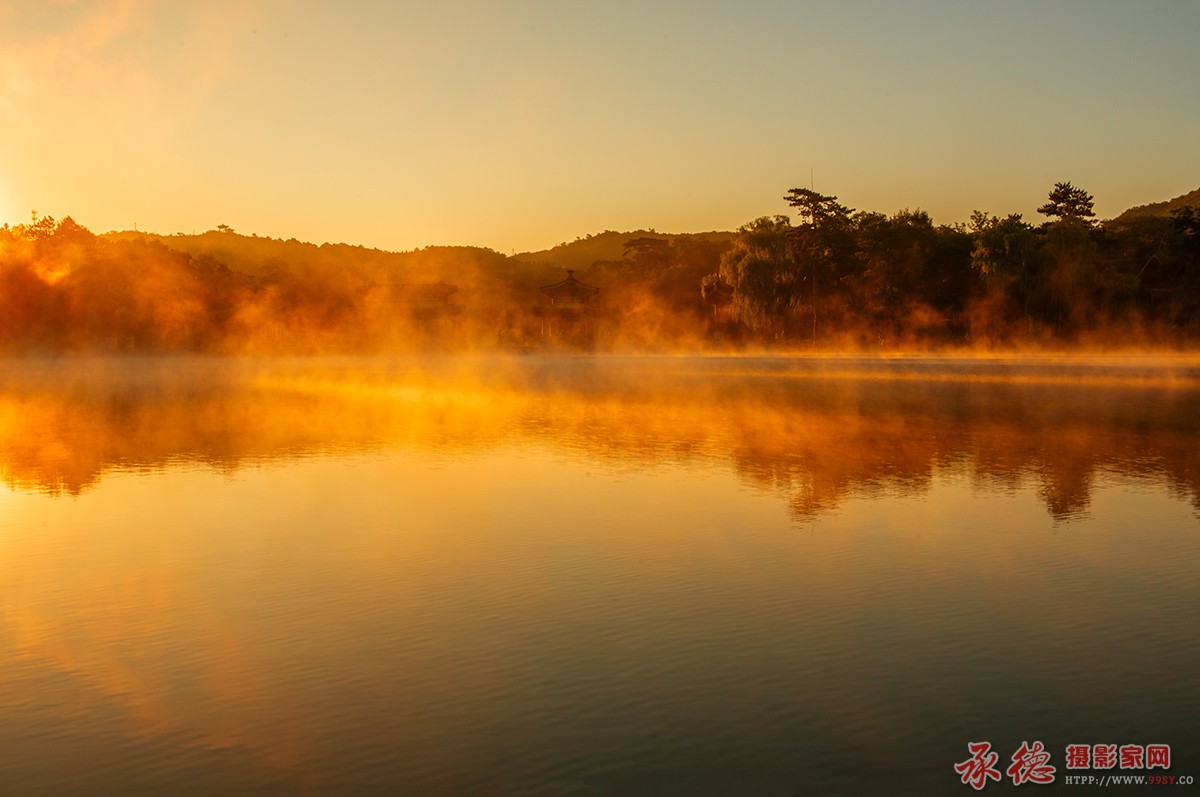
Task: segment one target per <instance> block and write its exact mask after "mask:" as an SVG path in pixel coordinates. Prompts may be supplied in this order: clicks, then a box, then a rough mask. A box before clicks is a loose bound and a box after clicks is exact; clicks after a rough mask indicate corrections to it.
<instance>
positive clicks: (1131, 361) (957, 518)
mask: <svg viewBox="0 0 1200 797" xmlns="http://www.w3.org/2000/svg"><path fill="white" fill-rule="evenodd" d="M0 477H2V478H0V663H2V666H0V673H2V675H0V790H2V791H3V792H4V793H5V794H15V795H27V794H28V795H33V794H46V795H84V794H124V795H132V794H147V795H151V794H153V795H157V794H173V795H191V794H196V795H201V794H203V795H209V794H222V795H224V794H334V793H338V794H446V793H449V794H473V795H477V794H534V795H542V794H544V795H560V794H569V795H576V794H578V795H592V794H673V793H680V794H807V793H813V794H856V793H891V794H931V793H949V794H954V793H957V794H967V793H972V792H973V790H972V789H971V788H970V787H969V786H967V785H964V784H963V783H962V782H961V779H960V776H959V774H958V773H957V772H956V771H955V769H954V767H955V765H956V764H959V763H960V762H963V761H965V760H966V759H968V758H969V757H970V753H969V751H968V747H967V745H968V743H971V742H978V741H988V742H989V743H990V745H991V748H992V749H993V750H994V751H995V752H996V753H998V754H999V762H998V764H997V766H998V768H999V770H1000V774H1001V775H1002V776H1003V779H1002V780H1001V781H1000V782H998V783H992V784H990V785H989V787H988V788H989V790H991V791H1006V790H1007V791H1011V789H1012V785H1013V784H1012V782H1011V780H1010V778H1009V777H1008V776H1007V775H1005V774H1004V770H1005V769H1006V767H1007V766H1008V765H1009V764H1010V762H1011V756H1012V755H1013V754H1014V753H1015V752H1016V751H1017V750H1018V748H1019V747H1020V746H1021V744H1022V742H1025V741H1028V742H1029V743H1030V744H1032V743H1033V742H1034V741H1035V740H1036V741H1041V742H1043V743H1044V744H1045V747H1046V750H1047V751H1048V752H1049V753H1050V755H1051V760H1050V762H1049V763H1050V764H1051V765H1052V766H1054V767H1056V769H1057V773H1056V776H1055V777H1056V780H1055V784H1056V785H1059V786H1062V785H1065V783H1064V777H1065V776H1067V775H1070V774H1072V770H1068V769H1067V768H1066V767H1065V763H1066V762H1065V748H1066V746H1067V745H1077V744H1081V745H1100V744H1109V743H1113V744H1119V745H1126V744H1133V745H1139V746H1147V745H1155V746H1157V745H1170V749H1171V760H1170V766H1169V768H1166V769H1161V768H1160V769H1153V770H1151V769H1145V768H1144V767H1143V768H1141V769H1138V770H1136V771H1134V770H1130V771H1131V772H1133V774H1146V775H1163V774H1168V775H1172V776H1191V777H1196V776H1200V730H1198V728H1200V676H1198V673H1200V634H1198V633H1197V627H1198V622H1197V617H1198V616H1200V612H1198V610H1200V578H1197V573H1198V571H1200V365H1198V364H1197V362H1196V361H1195V360H1189V359H1186V358H1172V357H1158V358H1153V359H1151V358H1134V357H1127V358H1118V357H1095V358H1052V357H1028V358H1002V357H994V358H911V357H910V358H886V357H809V358H802V357H794V358H766V357H762V358H756V357H711V358H703V357H649V356H646V357H635V356H629V357H615V356H614V357H588V356H569V355H561V356H555V355H529V356H524V357H519V356H514V357H502V356H485V355H480V356H475V357H458V358H455V357H449V356H446V357H433V356H430V357H424V358H407V359H405V358H395V359H386V358H375V359H356V358H343V359H338V358H327V359H295V360H288V359H276V360H249V359H247V360H220V359H215V358H213V359H209V358H136V357H130V358H123V359H101V358H74V359H58V360H54V359H48V360H38V359H17V360H9V361H6V362H4V364H3V368H2V370H0ZM1113 771H1118V770H1113ZM1080 772H1083V773H1085V774H1097V772H1098V771H1097V770H1095V769H1092V770H1080ZM1035 791H1036V789H1035Z"/></svg>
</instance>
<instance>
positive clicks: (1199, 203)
mask: <svg viewBox="0 0 1200 797" xmlns="http://www.w3.org/2000/svg"><path fill="white" fill-rule="evenodd" d="M1189 206H1190V207H1194V208H1200V188H1197V189H1196V190H1195V191H1191V192H1189V193H1186V194H1183V195H1182V196H1177V197H1175V198H1174V199H1169V200H1167V201H1166V202H1151V203H1150V204H1148V205H1138V206H1136V207H1132V208H1129V209H1128V210H1126V211H1125V212H1124V213H1122V214H1121V215H1119V216H1117V217H1116V218H1115V219H1113V221H1131V220H1133V219H1145V218H1154V217H1161V218H1165V217H1167V216H1170V215H1171V213H1172V212H1173V211H1175V210H1178V209H1179V208H1183V207H1189Z"/></svg>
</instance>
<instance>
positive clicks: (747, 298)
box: [0, 183, 1200, 352]
mask: <svg viewBox="0 0 1200 797" xmlns="http://www.w3.org/2000/svg"><path fill="white" fill-rule="evenodd" d="M784 200H785V201H786V202H787V204H788V205H789V206H790V207H791V208H792V209H794V210H795V212H796V218H795V219H794V220H793V218H792V217H789V216H785V215H776V216H771V217H764V218H760V219H756V220H754V221H752V222H750V223H748V224H746V225H744V226H743V227H741V228H740V229H739V230H738V231H737V232H736V233H701V234H694V235H664V234H660V233H656V232H654V231H639V232H637V233H632V234H620V233H614V232H611V231H610V232H605V233H602V234H600V235H598V236H595V237H593V236H588V238H586V239H577V240H576V241H575V242H573V243H564V244H562V245H560V246H558V247H556V248H554V249H551V250H548V251H546V252H538V253H526V254H523V255H519V256H514V257H506V256H504V255H501V254H499V253H497V252H494V251H492V250H489V249H478V248H471V247H430V248H426V249H422V250H416V251H413V252H401V253H395V252H382V251H379V250H373V249H365V248H363V247H356V246H347V245H341V244H339V245H328V244H326V245H322V246H315V245H312V244H305V243H301V242H299V241H295V240H289V241H281V240H276V239H271V238H260V237H257V236H244V235H238V234H237V233H235V232H233V231H232V230H230V229H229V228H227V227H222V228H219V229H217V230H212V231H209V232H207V233H204V234H202V235H194V236H183V235H177V236H155V235H148V234H145V233H109V234H106V235H94V234H93V233H91V232H90V231H88V230H87V229H85V228H83V227H82V226H80V225H78V224H76V223H75V222H74V221H72V220H71V219H70V218H65V219H63V220H61V221H56V220H55V219H53V218H51V217H48V216H47V217H38V216H37V215H36V214H35V215H34V216H33V218H32V220H31V221H30V222H29V223H28V224H20V225H16V226H11V227H10V226H8V225H5V226H4V227H3V228H0V351H9V352H12V351H73V350H95V349H101V350H132V351H150V350H170V351H212V352H322V351H378V350H394V349H405V348H423V349H424V348H430V347H434V348H437V347H441V348H461V347H478V346H483V347H510V348H511V347H519V348H528V347H531V346H539V345H545V343H546V341H545V340H544V339H542V337H541V335H540V334H539V317H540V316H541V314H542V313H543V312H544V308H545V306H546V304H547V297H546V296H544V295H543V294H542V293H541V291H540V286H543V285H546V284H549V283H553V282H556V281H558V280H560V279H562V277H563V276H564V274H563V270H562V269H563V268H564V267H572V268H575V269H576V270H577V271H578V272H579V274H578V276H579V278H580V279H582V280H584V281H585V282H587V283H589V284H591V285H594V286H596V287H598V288H600V294H599V298H598V299H597V300H596V302H595V306H594V307H593V308H592V309H591V312H593V313H594V316H595V318H596V320H597V326H598V329H599V335H598V340H597V343H598V344H599V345H602V346H607V347H611V348H620V347H638V348H676V347H679V346H692V347H694V346H702V345H717V344H719V345H722V346H725V345H760V344H761V345H770V346H789V347H811V346H817V347H823V348H833V347H842V346H856V347H863V348H881V347H896V346H920V347H958V346H970V347H977V346H984V347H992V346H1015V345H1025V344H1030V343H1032V344H1038V345H1060V344H1061V345H1067V344H1075V343H1083V344H1095V345H1122V344H1126V345H1159V346H1168V347H1171V346H1185V345H1191V344H1193V343H1195V342H1196V341H1197V340H1200V209H1198V208H1196V207H1195V206H1193V205H1190V204H1173V205H1171V206H1165V205H1164V208H1165V209H1164V212H1163V213H1153V212H1139V213H1133V214H1125V215H1123V216H1121V217H1118V218H1117V219H1115V220H1112V221H1109V222H1106V223H1103V224H1097V223H1095V222H1094V221H1093V219H1092V217H1093V210H1092V197H1091V195H1090V194H1088V193H1087V192H1085V191H1083V190H1082V189H1079V188H1076V187H1074V186H1072V185H1071V184H1070V183H1058V184H1056V185H1055V186H1054V189H1053V190H1052V191H1051V192H1050V196H1049V201H1048V202H1047V203H1046V204H1045V205H1044V206H1043V207H1042V208H1040V209H1039V211H1040V212H1041V213H1044V214H1046V215H1047V216H1049V217H1050V219H1051V220H1049V221H1046V222H1044V223H1042V224H1040V225H1038V226H1035V225H1033V224H1030V223H1029V222H1027V221H1025V220H1024V219H1023V218H1022V217H1021V216H1020V215H1018V214H1010V215H1007V216H1003V217H1001V216H996V215H991V214H988V213H985V212H980V211H977V212H975V213H974V214H973V215H972V217H971V220H970V222H969V223H968V224H965V225H951V226H946V225H941V226H938V225H935V224H934V223H933V220H932V219H931V218H930V217H929V215H928V214H927V213H925V212H924V211H921V210H902V211H899V212H897V213H895V214H892V215H890V216H888V215H884V214H880V213H872V212H865V211H857V212H856V211H854V210H852V209H850V208H848V207H846V206H844V205H842V204H840V203H839V202H838V201H837V198H836V197H833V196H825V195H822V194H819V193H817V192H815V191H811V190H808V189H792V190H791V191H789V192H788V194H787V196H786V197H784ZM1164 213H1169V215H1164ZM584 264H586V265H584Z"/></svg>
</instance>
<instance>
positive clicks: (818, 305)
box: [705, 182, 1200, 346]
mask: <svg viewBox="0 0 1200 797" xmlns="http://www.w3.org/2000/svg"><path fill="white" fill-rule="evenodd" d="M784 199H785V201H786V202H787V203H788V205H789V206H790V207H791V208H792V209H793V210H794V211H795V215H796V217H797V218H796V220H795V221H793V219H792V218H791V217H789V216H786V215H776V216H771V217H764V218H760V219H756V220H755V221H753V222H750V223H749V224H747V225H745V226H743V227H741V228H740V229H739V230H738V234H737V236H736V238H735V239H734V242H733V246H732V248H731V249H730V251H729V252H728V253H726V254H725V256H724V257H723V258H722V261H721V265H720V269H719V271H718V272H716V273H714V274H712V275H710V276H709V277H707V278H706V283H705V284H706V285H707V286H711V285H712V284H713V283H714V282H716V281H718V280H719V281H722V282H724V283H726V284H727V285H729V286H731V287H732V288H733V297H732V304H731V308H730V311H729V312H730V315H731V318H732V320H733V322H734V325H735V327H736V328H738V329H741V330H744V331H745V332H747V333H748V334H749V335H751V336H752V337H761V338H768V339H786V340H792V341H797V342H807V343H809V344H810V345H811V344H816V345H822V344H823V343H824V344H826V345H836V344H846V343H849V344H858V345H863V346H873V345H875V346H877V345H904V344H918V345H920V344H925V345H931V344H951V345H954V344H963V345H993V346H996V345H1010V344H1019V343H1024V342H1044V343H1076V342H1090V343H1108V344H1121V343H1139V344H1153V343H1157V344H1161V345H1172V344H1178V343H1184V342H1189V341H1195V340H1196V339H1197V337H1198V336H1200V212H1197V209H1196V208H1194V207H1190V206H1185V207H1181V208H1177V209H1176V210H1175V211H1173V212H1172V214H1171V215H1170V216H1169V217H1160V216H1142V217H1136V218H1131V219H1117V220H1114V221H1111V222H1107V223H1105V224H1097V223H1096V222H1095V212H1094V201H1093V197H1092V195H1091V194H1089V193H1088V192H1087V191H1085V190H1083V189H1081V188H1078V187H1076V186H1074V185H1072V184H1071V183H1069V182H1063V183H1057V184H1056V185H1055V186H1054V188H1053V189H1052V190H1051V191H1050V194H1049V197H1048V200H1047V202H1046V203H1045V204H1044V205H1042V206H1041V207H1040V208H1038V213H1040V214H1042V215H1045V216H1046V217H1047V220H1046V221H1044V222H1043V223H1041V224H1038V225H1034V224H1031V223H1030V222H1028V221H1026V220H1024V219H1023V218H1022V217H1021V215H1020V214H1009V215H1007V216H1004V217H1000V216H996V215H992V214H989V213H987V212H983V211H975V212H974V213H973V214H972V216H971V219H970V222H969V223H967V224H955V225H941V226H935V225H934V223H933V220H932V219H931V218H930V217H929V214H927V213H925V212H924V211H921V210H919V209H918V210H901V211H899V212H898V213H895V214H893V215H891V216H885V215H883V214H880V213H872V212H866V211H858V212H855V211H853V210H851V209H850V208H848V207H846V206H845V205H843V204H841V203H839V202H838V201H837V197H836V196H827V195H824V194H820V193H817V192H816V191H813V190H810V189H805V188H793V189H792V190H790V191H789V192H788V193H787V195H786V196H785V197H784Z"/></svg>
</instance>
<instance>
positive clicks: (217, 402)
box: [0, 357, 1200, 518]
mask: <svg viewBox="0 0 1200 797" xmlns="http://www.w3.org/2000/svg"><path fill="white" fill-rule="evenodd" d="M1197 373H1198V371H1197V369H1196V368H1195V367H1194V366H1192V365H1191V364H1189V363H1183V364H1180V362H1179V361H1167V362H1166V363H1165V364H1164V363H1151V364H1146V363H1144V362H1140V361H1133V362H1130V361H1114V360H1100V361H1097V360H1091V361H1084V362H1068V363H1065V364H1064V363H1062V362H1058V361H1050V360H1028V361H1021V360H998V361H985V360H971V359H962V360H959V359H945V360H933V359H925V360H918V359H908V360H882V359H852V358H841V359H839V358H824V359H816V358H814V359H807V360H805V359H755V358H728V359H723V358H657V357H647V358H638V357H628V358H619V357H610V358H588V357H577V358H576V357H546V358H536V357H526V358H505V357H479V358H474V359H441V360H429V359H427V360H384V359H365V360H358V359H342V360H316V359H314V360H302V361H297V360H273V361H255V360H213V359H136V358H131V359H116V360H57V361H38V360H27V361H20V362H10V363H9V364H8V367H7V368H6V370H5V373H4V376H3V377H2V378H0V468H2V470H0V473H2V474H3V478H4V480H5V481H6V482H7V483H8V484H9V485H10V486H13V487H16V488H19V489H34V490H39V491H42V492H46V493H50V494H71V495H74V494H79V493H80V492H82V491H85V490H87V489H88V488H89V487H91V486H92V485H94V484H96V483H97V482H98V481H99V480H101V479H103V477H104V474H105V472H106V471H109V470H112V469H122V470H124V469H131V468H132V469H146V468H149V469H156V468H164V467H168V466H170V465H171V464H172V463H174V462H179V461H188V462H192V463H197V462H198V463H206V464H208V465H209V466H211V467H213V468H216V469H220V470H227V471H234V470H236V469H237V468H239V467H241V466H243V465H244V464H245V463H247V462H253V461H261V460H265V459H281V458H282V459H287V458H291V457H297V456H304V455H308V454H313V453H327V452H336V451H356V450H362V449H368V448H380V447H399V448H405V447H416V448H418V449H431V450H438V451H444V452H454V453H469V452H471V451H473V450H494V449H496V448H497V447H500V446H522V445H531V444H535V445H539V446H550V447H552V448H556V449H559V450H561V451H563V452H564V453H566V454H567V455H569V456H572V457H577V458H584V459H588V458H591V459H597V460H603V461H608V462H617V463H621V464H623V465H633V466H638V465H651V464H654V463H659V462H688V461H692V460H697V459H705V460H709V461H727V462H729V463H731V464H732V466H733V467H734V468H735V469H736V471H737V472H738V473H739V474H740V476H741V477H742V478H743V479H745V480H746V481H747V482H749V483H752V484H754V485H756V486H760V487H763V488H766V489H769V490H772V491H777V492H779V493H780V494H781V495H784V496H785V497H786V499H787V501H788V502H789V505H790V507H791V509H792V511H793V513H794V515H795V516H796V517H797V518H805V517H809V516H811V515H813V514H815V513H820V512H824V511H828V510H830V509H833V508H835V507H837V506H838V505H839V504H840V503H841V502H842V501H843V500H845V499H846V498H848V497H851V496H856V495H874V494H884V493H886V494H898V495H919V494H922V493H923V492H925V491H927V490H928V488H929V486H930V483H931V480H932V478H933V475H934V473H935V471H939V470H943V469H950V470H952V471H955V472H960V473H963V474H966V475H967V476H969V478H970V479H971V480H972V482H973V483H974V484H975V485H977V486H978V487H981V488H984V489H989V490H997V489H1000V490H1003V489H1016V487H1018V486H1019V485H1025V484H1030V483H1032V484H1035V485H1036V489H1037V492H1038V494H1039V496H1040V497H1041V500H1042V501H1043V502H1044V504H1045V506H1046V508H1047V510H1048V511H1049V512H1050V513H1051V514H1052V515H1053V516H1054V517H1056V518H1070V517H1073V516H1076V515H1078V514H1080V513H1084V512H1086V510H1087V508H1088V505H1089V500H1090V493H1091V490H1092V487H1093V484H1094V483H1095V480H1096V478H1097V476H1098V475H1099V474H1104V473H1108V474H1119V475H1120V476H1122V477H1123V478H1133V479H1138V478H1145V479H1148V480H1164V481H1165V482H1166V483H1167V484H1168V485H1169V487H1170V489H1171V490H1172V491H1173V492H1175V493H1178V494H1180V495H1182V496H1185V497H1186V498H1187V499H1188V500H1190V501H1191V502H1192V503H1193V504H1194V505H1195V506H1196V507H1197V509H1198V510H1200V445H1197V443H1198V442H1200V440H1198V437H1200V379H1198V378H1197Z"/></svg>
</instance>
